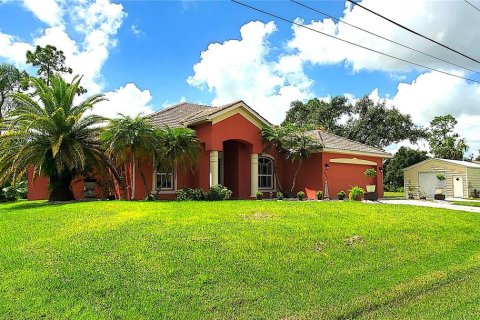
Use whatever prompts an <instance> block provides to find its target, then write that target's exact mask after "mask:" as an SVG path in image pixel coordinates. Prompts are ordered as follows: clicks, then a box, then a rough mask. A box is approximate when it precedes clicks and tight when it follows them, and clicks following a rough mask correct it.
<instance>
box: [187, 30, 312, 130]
mask: <svg viewBox="0 0 480 320" xmlns="http://www.w3.org/2000/svg"><path fill="white" fill-rule="evenodd" d="M275 31H276V26H275V24H274V23H273V22H269V23H262V22H259V21H254V22H249V23H247V24H245V25H244V26H242V27H241V28H240V35H241V39H240V40H228V41H225V42H223V43H212V44H210V45H209V46H208V49H207V50H205V51H203V52H202V53H201V56H200V62H199V63H197V64H196V65H195V66H194V67H193V70H194V74H193V75H192V76H190V77H189V78H188V79H187V82H188V83H189V84H190V85H193V86H196V87H199V88H202V89H208V90H209V91H213V92H214V93H215V98H214V100H213V101H212V104H214V105H220V104H224V103H227V102H231V101H233V100H238V99H242V100H244V101H245V102H246V103H247V104H249V105H250V106H251V107H253V108H254V109H256V110H257V111H258V112H260V113H261V114H262V115H264V116H265V117H266V118H267V119H269V120H270V121H273V122H276V123H278V122H280V121H281V120H283V117H284V113H285V111H286V110H287V109H288V107H289V104H290V102H291V101H293V100H298V99H300V100H305V99H306V98H308V97H311V96H312V94H311V85H312V81H311V80H309V79H307V77H306V76H305V74H304V73H303V69H302V68H301V67H300V65H299V61H295V58H293V59H291V58H280V59H278V60H269V59H268V54H269V49H270V45H269V42H268V37H269V36H270V35H271V34H272V33H273V32H275Z"/></svg>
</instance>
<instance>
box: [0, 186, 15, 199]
mask: <svg viewBox="0 0 480 320" xmlns="http://www.w3.org/2000/svg"><path fill="white" fill-rule="evenodd" d="M17 198H18V192H17V190H16V189H15V188H14V187H12V186H9V187H5V188H3V189H2V190H1V191H0V202H10V201H15V200H17Z"/></svg>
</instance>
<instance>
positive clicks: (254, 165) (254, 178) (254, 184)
mask: <svg viewBox="0 0 480 320" xmlns="http://www.w3.org/2000/svg"><path fill="white" fill-rule="evenodd" d="M250 172H251V178H250V183H251V184H250V190H251V197H255V196H256V194H257V191H258V154H256V153H252V155H251V158H250Z"/></svg>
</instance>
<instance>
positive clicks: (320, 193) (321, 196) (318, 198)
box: [317, 191, 323, 200]
mask: <svg viewBox="0 0 480 320" xmlns="http://www.w3.org/2000/svg"><path fill="white" fill-rule="evenodd" d="M322 199H323V192H322V191H317V200H322Z"/></svg>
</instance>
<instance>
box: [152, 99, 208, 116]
mask: <svg viewBox="0 0 480 320" xmlns="http://www.w3.org/2000/svg"><path fill="white" fill-rule="evenodd" d="M185 104H186V105H191V106H200V107H205V108H211V107H212V106H208V105H206V104H199V103H192V102H188V101H183V102H179V103H177V104H174V105H171V106H168V107H166V108H163V109H160V110H158V111H155V112H153V113H151V114H149V115H148V116H149V117H150V116H154V115H157V114H160V113H163V112H166V111H169V110H172V109H175V108H178V107H180V106H183V105H185Z"/></svg>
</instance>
